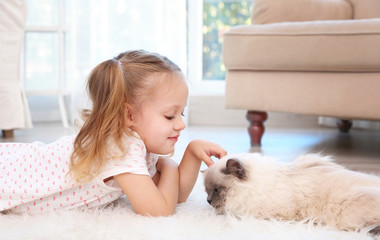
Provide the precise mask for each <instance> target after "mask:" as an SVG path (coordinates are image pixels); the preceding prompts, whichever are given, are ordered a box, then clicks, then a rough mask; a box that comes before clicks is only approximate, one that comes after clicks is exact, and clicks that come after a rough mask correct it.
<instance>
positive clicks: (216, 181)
mask: <svg viewBox="0 0 380 240" xmlns="http://www.w3.org/2000/svg"><path fill="white" fill-rule="evenodd" d="M247 178H248V176H247V171H246V169H245V168H244V166H243V164H242V163H241V162H240V161H239V160H237V159H224V160H220V161H218V162H217V163H215V164H214V165H213V166H211V167H210V168H209V169H207V170H206V171H205V172H204V185H205V188H206V193H207V202H208V203H209V204H210V205H211V206H213V207H214V208H215V210H216V211H217V212H218V213H224V212H225V209H224V206H225V203H226V200H227V198H228V194H229V193H230V192H231V190H233V188H234V185H235V183H236V181H244V180H246V179H247Z"/></svg>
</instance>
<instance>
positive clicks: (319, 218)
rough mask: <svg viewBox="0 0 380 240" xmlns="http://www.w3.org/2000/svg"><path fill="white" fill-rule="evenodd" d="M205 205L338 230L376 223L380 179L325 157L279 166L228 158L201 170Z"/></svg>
mask: <svg viewBox="0 0 380 240" xmlns="http://www.w3.org/2000/svg"><path fill="white" fill-rule="evenodd" d="M204 184H205V188H206V192H207V194H208V197H207V201H208V202H209V203H210V204H211V206H213V207H214V208H215V210H216V211H217V212H218V213H221V214H224V213H229V214H233V215H237V216H244V215H250V216H254V217H256V218H261V219H271V218H272V219H279V220H304V219H311V220H314V221H315V222H316V223H321V224H323V225H329V226H333V227H336V228H338V229H341V230H354V229H359V228H362V227H367V226H379V225H380V178H379V177H377V176H373V175H368V174H364V173H359V172H354V171H351V170H348V169H346V168H344V167H342V166H340V165H338V164H336V163H334V162H333V161H332V160H331V159H330V158H329V157H322V156H319V155H305V156H300V157H298V158H296V159H295V160H293V161H292V162H290V163H280V162H276V161H275V160H273V159H271V158H269V157H265V156H262V155H260V154H255V153H248V154H237V155H229V156H226V157H224V158H222V159H221V160H219V161H218V162H217V163H215V164H214V165H213V166H212V167H210V168H209V169H207V170H206V171H204Z"/></svg>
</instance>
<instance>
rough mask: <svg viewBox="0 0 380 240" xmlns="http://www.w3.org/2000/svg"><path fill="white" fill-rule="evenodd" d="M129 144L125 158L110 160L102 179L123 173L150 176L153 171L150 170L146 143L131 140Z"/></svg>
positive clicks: (139, 140) (134, 139) (135, 139)
mask: <svg viewBox="0 0 380 240" xmlns="http://www.w3.org/2000/svg"><path fill="white" fill-rule="evenodd" d="M127 143H128V151H127V154H126V155H125V156H124V157H123V158H114V159H111V158H110V159H108V160H107V164H106V166H105V168H104V170H103V171H102V173H101V174H100V175H101V176H100V177H102V178H103V179H105V178H108V177H111V176H115V175H119V174H122V173H133V174H139V175H148V176H150V174H149V173H150V171H152V169H151V170H150V171H149V170H148V161H147V160H148V159H147V153H146V148H145V145H144V142H143V141H142V140H141V139H137V138H131V139H129V140H128V141H127ZM149 155H150V154H149ZM150 162H151V161H149V163H150Z"/></svg>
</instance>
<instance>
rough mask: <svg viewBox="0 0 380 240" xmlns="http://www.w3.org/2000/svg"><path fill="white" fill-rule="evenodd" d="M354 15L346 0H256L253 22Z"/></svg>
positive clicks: (262, 22)
mask: <svg viewBox="0 0 380 240" xmlns="http://www.w3.org/2000/svg"><path fill="white" fill-rule="evenodd" d="M360 1H363V0H360ZM365 1H366V0H365ZM374 1H376V0H374ZM352 17H353V10H352V6H351V4H350V3H349V2H347V1H345V0H255V1H254V6H253V14H252V23H253V24H264V23H275V22H298V21H315V20H343V19H352Z"/></svg>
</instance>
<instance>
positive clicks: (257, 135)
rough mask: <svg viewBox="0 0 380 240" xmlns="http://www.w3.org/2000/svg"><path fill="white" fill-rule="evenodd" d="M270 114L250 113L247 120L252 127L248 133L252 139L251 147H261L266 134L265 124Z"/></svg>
mask: <svg viewBox="0 0 380 240" xmlns="http://www.w3.org/2000/svg"><path fill="white" fill-rule="evenodd" d="M267 118H268V114H267V113H266V112H259V111H248V112H247V120H248V121H249V123H250V125H249V127H248V133H249V136H250V138H251V146H261V138H262V137H263V134H264V130H265V127H264V124H263V123H264V122H265V120H267Z"/></svg>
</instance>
